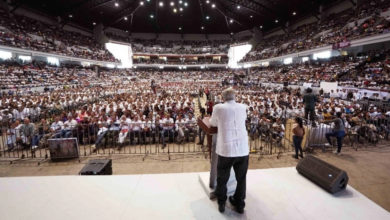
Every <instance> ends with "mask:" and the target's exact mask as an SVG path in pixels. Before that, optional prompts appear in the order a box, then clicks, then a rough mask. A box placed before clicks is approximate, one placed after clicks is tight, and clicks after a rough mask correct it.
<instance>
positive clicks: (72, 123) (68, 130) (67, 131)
mask: <svg viewBox="0 0 390 220" xmlns="http://www.w3.org/2000/svg"><path fill="white" fill-rule="evenodd" d="M76 127H77V121H76V120H75V119H74V118H73V117H72V116H71V115H70V116H68V120H66V121H65V122H64V126H63V129H62V130H61V137H62V138H69V137H71V136H72V135H73V131H74V130H75V129H76Z"/></svg>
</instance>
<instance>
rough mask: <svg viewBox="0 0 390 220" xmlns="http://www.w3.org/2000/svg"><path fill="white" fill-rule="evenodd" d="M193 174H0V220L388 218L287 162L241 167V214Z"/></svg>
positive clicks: (372, 205)
mask: <svg viewBox="0 0 390 220" xmlns="http://www.w3.org/2000/svg"><path fill="white" fill-rule="evenodd" d="M198 175H199V173H183V174H154V175H125V176H53V177H13V178H0V219H2V220H8V219H23V220H24V219H29V220H30V219H37V220H43V219H50V220H52V219H56V220H57V219H64V220H65V219H66V220H76V219H81V220H89V219H91V220H97V219H115V220H117V219H126V220H128V219H142V220H144V219H180V220H184V219H202V220H203V219H283V220H286V219H288V220H290V219H308V220H313V219H326V220H329V219H353V220H357V219H364V220H367V219H369V220H380V219H390V213H389V212H387V211H386V210H384V209H383V208H381V207H380V206H378V205H376V204H375V203H374V202H372V201H371V200H369V199H368V198H366V197H365V196H364V195H362V194H361V193H359V192H358V191H356V190H355V189H353V188H352V187H350V186H348V187H347V189H346V190H345V191H343V192H341V193H339V194H337V195H335V196H334V195H331V194H329V193H327V192H325V191H324V190H322V189H321V188H319V187H317V186H316V185H314V184H313V183H311V182H310V181H309V180H307V179H306V178H304V177H302V176H301V175H299V174H298V173H297V171H296V170H295V168H294V167H291V168H278V169H265V170H249V171H248V176H247V199H246V204H247V205H246V208H245V212H244V214H243V215H240V214H237V213H236V212H234V211H232V210H231V209H230V208H229V207H230V204H229V202H227V208H226V211H225V213H223V214H221V213H219V212H218V210H217V203H216V202H215V201H211V200H209V198H208V197H207V195H206V193H205V192H204V190H203V188H202V186H201V184H200V183H199V177H198Z"/></svg>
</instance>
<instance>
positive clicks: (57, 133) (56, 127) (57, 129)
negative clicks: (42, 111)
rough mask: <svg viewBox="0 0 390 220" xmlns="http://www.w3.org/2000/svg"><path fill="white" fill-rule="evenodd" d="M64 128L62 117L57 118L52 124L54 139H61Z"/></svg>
mask: <svg viewBox="0 0 390 220" xmlns="http://www.w3.org/2000/svg"><path fill="white" fill-rule="evenodd" d="M63 128H64V123H63V122H62V121H60V117H59V116H57V117H55V121H54V122H53V123H52V124H51V126H50V130H51V132H52V133H53V134H54V135H53V138H60V137H61V130H62V129H63Z"/></svg>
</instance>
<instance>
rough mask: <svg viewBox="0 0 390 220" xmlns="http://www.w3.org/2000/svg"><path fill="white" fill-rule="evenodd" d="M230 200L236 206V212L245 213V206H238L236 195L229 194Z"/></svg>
mask: <svg viewBox="0 0 390 220" xmlns="http://www.w3.org/2000/svg"><path fill="white" fill-rule="evenodd" d="M229 201H230V203H231V204H232V205H233V206H234V208H235V209H236V212H238V213H240V214H242V213H244V208H243V207H238V206H237V203H236V201H235V200H234V197H233V196H229Z"/></svg>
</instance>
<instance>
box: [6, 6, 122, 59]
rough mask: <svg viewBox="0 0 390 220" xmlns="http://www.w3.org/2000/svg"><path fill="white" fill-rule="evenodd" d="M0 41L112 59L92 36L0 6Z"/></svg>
mask: <svg viewBox="0 0 390 220" xmlns="http://www.w3.org/2000/svg"><path fill="white" fill-rule="evenodd" d="M0 45H4V46H11V47H17V48H22V49H28V50H35V51H40V52H47V53H54V54H59V55H66V56H71V57H79V58H84V59H91V60H99V61H110V62H116V61H117V60H116V59H115V58H114V56H113V55H112V54H111V53H110V52H109V51H108V50H106V49H105V48H104V45H101V44H99V43H97V42H96V41H95V40H94V39H93V38H92V36H86V35H83V34H80V33H76V32H70V31H65V30H63V29H61V28H59V27H58V26H56V25H49V24H46V23H43V22H40V21H37V20H34V19H31V18H28V17H25V16H22V15H15V14H7V13H6V12H4V11H3V10H2V9H0Z"/></svg>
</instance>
